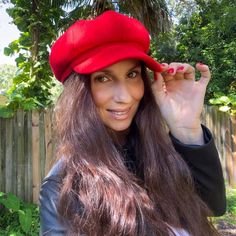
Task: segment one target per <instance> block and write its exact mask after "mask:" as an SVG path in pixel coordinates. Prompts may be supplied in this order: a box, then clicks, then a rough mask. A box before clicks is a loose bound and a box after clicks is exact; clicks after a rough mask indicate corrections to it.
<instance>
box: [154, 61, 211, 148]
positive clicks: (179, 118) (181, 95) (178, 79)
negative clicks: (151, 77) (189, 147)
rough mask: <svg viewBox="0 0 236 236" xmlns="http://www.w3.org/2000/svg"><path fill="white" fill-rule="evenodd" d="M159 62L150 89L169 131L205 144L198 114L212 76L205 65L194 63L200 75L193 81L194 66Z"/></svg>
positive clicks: (182, 140)
mask: <svg viewBox="0 0 236 236" xmlns="http://www.w3.org/2000/svg"><path fill="white" fill-rule="evenodd" d="M162 65H163V72H162V73H159V72H155V81H154V82H153V84H152V89H153V92H154V95H155V98H156V102H157V104H158V106H159V108H160V110H161V113H162V116H163V117H164V119H165V120H166V122H167V125H168V126H169V129H170V132H171V133H172V134H173V135H174V137H176V138H177V139H179V140H180V141H181V142H183V143H185V144H204V140H203V133H202V128H201V120H200V117H201V112H202V109H203V103H204V96H205V92H206V87H207V84H208V82H209V80H210V77H211V74H210V71H209V68H208V66H207V65H204V64H201V63H197V65H196V69H197V70H198V71H200V73H201V78H200V79H199V80H198V81H195V68H194V67H192V66H191V65H189V64H183V63H170V64H169V65H168V64H166V63H163V64H162Z"/></svg>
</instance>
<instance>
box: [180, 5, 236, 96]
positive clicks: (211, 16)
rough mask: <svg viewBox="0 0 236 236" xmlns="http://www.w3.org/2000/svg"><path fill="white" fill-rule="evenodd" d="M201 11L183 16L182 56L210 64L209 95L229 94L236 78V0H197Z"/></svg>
mask: <svg viewBox="0 0 236 236" xmlns="http://www.w3.org/2000/svg"><path fill="white" fill-rule="evenodd" d="M197 2H198V7H199V12H196V13H194V14H192V16H191V18H190V19H189V20H188V19H185V18H184V19H182V21H181V24H180V25H179V26H178V27H177V28H176V36H177V39H178V45H177V50H178V52H179V55H178V57H179V58H180V60H182V61H188V62H190V63H194V62H198V61H201V62H203V63H206V64H208V65H209V66H210V68H211V71H212V81H211V83H210V84H209V86H208V90H207V98H212V97H214V94H215V93H219V92H221V93H224V94H227V93H228V92H229V89H230V85H231V83H232V82H233V81H235V80H236V67H235V58H236V41H235V37H236V5H235V1H234V0H221V1H216V0H211V1H197Z"/></svg>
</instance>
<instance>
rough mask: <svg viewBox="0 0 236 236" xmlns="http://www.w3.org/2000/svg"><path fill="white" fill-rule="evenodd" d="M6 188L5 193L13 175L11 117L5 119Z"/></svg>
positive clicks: (8, 190) (11, 184)
mask: <svg viewBox="0 0 236 236" xmlns="http://www.w3.org/2000/svg"><path fill="white" fill-rule="evenodd" d="M6 128H7V132H6V144H7V145H6V157H5V158H6V174H5V178H6V182H5V184H6V188H5V191H6V192H7V193H9V192H11V190H12V186H13V183H12V175H13V162H14V161H13V150H12V147H13V119H6Z"/></svg>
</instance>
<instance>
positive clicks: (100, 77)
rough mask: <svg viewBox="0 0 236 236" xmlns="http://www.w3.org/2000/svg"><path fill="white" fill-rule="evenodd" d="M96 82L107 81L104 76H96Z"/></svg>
mask: <svg viewBox="0 0 236 236" xmlns="http://www.w3.org/2000/svg"><path fill="white" fill-rule="evenodd" d="M95 80H96V81H98V82H101V83H104V82H106V81H108V80H109V79H108V78H107V77H106V76H98V77H96V78H95Z"/></svg>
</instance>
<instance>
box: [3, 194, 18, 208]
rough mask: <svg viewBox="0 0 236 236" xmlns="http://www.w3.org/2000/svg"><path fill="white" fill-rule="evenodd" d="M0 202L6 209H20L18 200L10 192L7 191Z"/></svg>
mask: <svg viewBox="0 0 236 236" xmlns="http://www.w3.org/2000/svg"><path fill="white" fill-rule="evenodd" d="M0 202H1V203H2V204H3V205H4V206H5V207H6V208H8V209H11V210H13V211H15V212H16V211H18V210H19V209H20V200H19V198H18V197H16V196H15V195H14V194H12V193H8V195H7V197H6V198H3V199H0Z"/></svg>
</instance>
